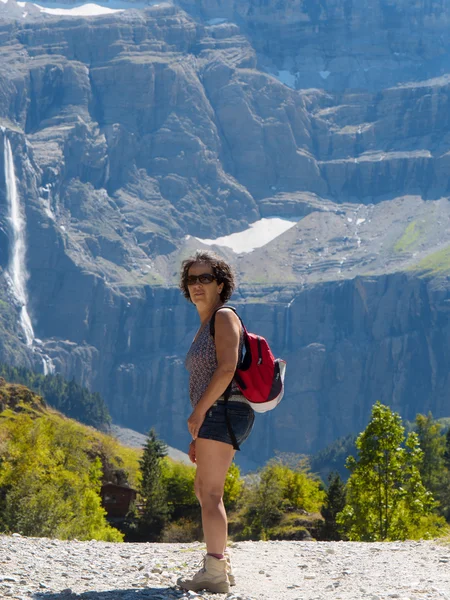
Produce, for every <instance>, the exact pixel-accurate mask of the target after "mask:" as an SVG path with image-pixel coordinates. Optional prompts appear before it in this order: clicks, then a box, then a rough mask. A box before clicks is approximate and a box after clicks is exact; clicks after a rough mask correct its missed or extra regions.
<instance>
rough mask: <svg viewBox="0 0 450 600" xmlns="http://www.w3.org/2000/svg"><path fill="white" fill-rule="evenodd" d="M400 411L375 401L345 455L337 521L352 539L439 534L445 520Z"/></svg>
mask: <svg viewBox="0 0 450 600" xmlns="http://www.w3.org/2000/svg"><path fill="white" fill-rule="evenodd" d="M404 431H405V430H404V427H403V425H402V423H401V419H400V416H399V415H398V414H397V413H393V412H392V411H391V410H390V408H389V407H387V406H384V405H382V404H380V403H379V402H377V403H376V404H375V405H374V407H373V409H372V417H371V421H370V422H369V424H368V426H367V427H366V429H365V430H364V431H363V432H362V433H361V435H360V436H359V437H358V439H357V440H356V447H357V449H358V458H357V459H355V458H353V457H349V459H348V461H347V466H348V468H349V470H350V472H351V475H350V479H349V481H348V483H347V503H346V506H345V508H344V509H343V510H342V511H341V512H340V513H339V514H338V515H337V517H336V521H337V522H338V524H339V525H340V526H341V528H342V531H343V532H344V533H345V534H346V535H347V536H348V537H349V539H350V540H362V541H378V540H393V539H400V540H402V539H419V538H423V537H432V536H436V535H439V534H440V533H441V532H442V531H443V530H445V529H446V524H445V520H444V519H443V518H442V517H440V516H438V515H437V514H436V510H435V509H436V507H437V503H436V502H435V500H434V498H433V495H432V493H431V492H430V491H428V490H426V488H425V486H424V485H423V483H422V480H421V476H420V466H421V464H422V461H423V452H422V450H421V449H420V447H419V438H418V435H417V434H416V433H414V432H412V433H410V434H408V436H407V437H406V439H405V435H404Z"/></svg>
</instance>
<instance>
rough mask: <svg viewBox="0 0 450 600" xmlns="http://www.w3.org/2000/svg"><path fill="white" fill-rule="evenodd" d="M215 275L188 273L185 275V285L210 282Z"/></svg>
mask: <svg viewBox="0 0 450 600" xmlns="http://www.w3.org/2000/svg"><path fill="white" fill-rule="evenodd" d="M215 279H216V277H215V276H214V275H213V274H212V273H202V274H201V275H188V276H187V277H186V283H187V285H195V284H196V283H197V281H198V282H199V283H212V282H213V281H214V280H215Z"/></svg>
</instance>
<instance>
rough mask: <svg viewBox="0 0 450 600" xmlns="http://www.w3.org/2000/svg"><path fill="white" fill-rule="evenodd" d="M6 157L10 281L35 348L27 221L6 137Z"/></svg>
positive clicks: (27, 336)
mask: <svg viewBox="0 0 450 600" xmlns="http://www.w3.org/2000/svg"><path fill="white" fill-rule="evenodd" d="M4 151H5V152H4V155H5V181H6V199H7V203H8V220H9V222H10V224H11V230H12V241H11V244H10V248H11V250H10V259H9V264H8V269H7V276H8V280H9V283H10V286H11V289H12V292H13V294H14V297H15V299H16V302H17V303H18V304H19V306H20V324H21V326H22V329H23V332H24V334H25V340H26V343H27V346H32V345H33V340H34V331H33V325H32V324H31V319H30V315H29V314H28V310H27V289H26V284H27V279H28V274H27V271H26V266H25V253H26V242H25V218H24V215H23V212H22V209H21V206H20V200H19V195H18V193H17V183H16V174H15V171H14V160H13V154H12V149H11V143H10V141H9V139H8V138H7V137H6V135H5V136H4Z"/></svg>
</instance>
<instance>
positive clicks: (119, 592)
mask: <svg viewBox="0 0 450 600" xmlns="http://www.w3.org/2000/svg"><path fill="white" fill-rule="evenodd" d="M203 550H204V547H203V545H202V544H200V543H193V544H111V543H103V542H96V541H90V542H78V541H71V542H66V541H59V540H51V539H46V538H25V537H21V536H20V535H18V534H14V535H12V536H0V598H15V599H17V600H24V599H30V598H33V599H35V600H37V599H40V600H58V599H61V600H69V599H70V598H80V599H83V600H88V599H89V600H144V599H147V598H151V599H158V600H175V599H181V598H200V597H202V598H206V599H209V598H217V597H220V596H217V595H213V594H207V593H203V592H201V593H199V594H194V593H193V592H183V591H182V590H180V589H179V588H177V587H176V580H177V578H178V577H179V576H185V575H188V574H190V573H193V572H194V570H195V569H196V568H197V566H198V564H199V563H201V558H202V552H203ZM232 552H233V563H234V571H235V575H236V578H237V585H236V587H233V588H231V589H232V592H231V593H230V594H229V595H228V596H227V598H228V600H256V599H258V600H259V599H261V600H262V599H267V600H328V599H330V600H331V599H332V600H339V599H340V600H389V599H391V598H397V599H399V600H425V599H426V600H440V599H450V570H449V564H448V563H449V561H450V547H449V546H448V545H445V544H442V543H437V542H396V543H375V544H363V543H351V542H240V543H237V544H233V549H232Z"/></svg>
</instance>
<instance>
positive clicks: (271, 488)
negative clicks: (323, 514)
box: [232, 459, 325, 540]
mask: <svg viewBox="0 0 450 600" xmlns="http://www.w3.org/2000/svg"><path fill="white" fill-rule="evenodd" d="M324 498H325V492H324V491H323V489H322V485H321V483H320V481H319V479H318V478H316V477H315V476H314V475H313V474H312V473H311V472H310V471H309V466H308V464H307V463H306V462H305V461H300V462H299V463H298V464H297V465H296V466H295V467H294V468H290V467H289V466H288V465H286V464H284V463H283V461H282V460H280V459H274V460H271V461H269V462H268V463H267V465H266V466H265V467H264V468H263V469H262V470H261V472H260V473H258V474H257V475H256V476H255V477H254V478H253V480H252V481H250V483H247V484H246V485H245V487H244V490H243V494H242V497H241V499H240V501H239V502H238V505H237V513H236V515H234V517H233V519H232V520H233V526H232V528H233V529H234V530H236V535H235V539H261V540H265V539H293V537H289V535H288V534H287V532H286V525H287V523H286V514H289V513H291V514H292V513H294V512H298V515H297V519H295V517H294V520H296V521H297V524H296V525H295V526H296V527H300V528H301V529H302V530H304V529H305V528H304V523H303V522H302V523H301V524H299V523H298V521H299V517H300V516H303V515H304V514H305V513H317V517H316V518H320V516H319V514H318V513H319V510H320V507H321V505H322V503H323V501H324ZM288 520H289V519H288ZM314 520H315V519H314ZM303 521H304V519H303ZM291 525H292V523H291ZM281 534H282V537H281V538H280V535H281ZM290 534H291V535H292V534H293V532H292V531H291V532H290Z"/></svg>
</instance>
